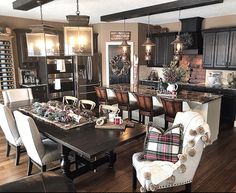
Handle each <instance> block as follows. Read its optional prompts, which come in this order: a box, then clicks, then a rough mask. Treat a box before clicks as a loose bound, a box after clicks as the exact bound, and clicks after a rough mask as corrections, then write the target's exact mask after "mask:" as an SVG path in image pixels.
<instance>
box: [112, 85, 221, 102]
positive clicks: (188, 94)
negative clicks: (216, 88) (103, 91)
mask: <svg viewBox="0 0 236 193" xmlns="http://www.w3.org/2000/svg"><path fill="white" fill-rule="evenodd" d="M109 88H110V89H122V90H126V91H130V92H133V93H142V94H150V95H152V96H156V97H170V98H176V99H179V100H182V101H185V102H194V103H198V104H204V103H208V102H210V101H213V100H216V99H219V98H221V97H222V95H218V94H212V93H205V92H196V91H186V90H183V91H181V92H179V93H178V94H177V95H171V94H169V95H162V94H159V93H158V92H157V90H154V89H150V87H148V86H145V85H137V86H134V85H130V84H119V85H110V86H109Z"/></svg>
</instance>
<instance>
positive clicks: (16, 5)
mask: <svg viewBox="0 0 236 193" xmlns="http://www.w3.org/2000/svg"><path fill="white" fill-rule="evenodd" d="M51 1H54V0H40V3H41V4H42V5H43V4H46V3H49V2H51ZM12 5H13V9H18V10H23V11H28V10H30V9H33V8H35V7H38V6H39V3H38V0H16V1H14V2H13V3H12Z"/></svg>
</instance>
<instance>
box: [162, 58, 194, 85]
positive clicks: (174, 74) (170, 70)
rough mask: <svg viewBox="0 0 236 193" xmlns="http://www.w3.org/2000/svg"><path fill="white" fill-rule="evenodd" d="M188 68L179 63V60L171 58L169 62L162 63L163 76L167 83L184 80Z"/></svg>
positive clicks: (187, 73) (187, 74)
mask: <svg viewBox="0 0 236 193" xmlns="http://www.w3.org/2000/svg"><path fill="white" fill-rule="evenodd" d="M189 72H190V71H189V68H184V67H182V66H180V65H179V61H176V60H173V61H171V62H170V64H166V65H163V77H164V79H165V82H167V83H171V84H173V83H176V82H179V81H186V77H189Z"/></svg>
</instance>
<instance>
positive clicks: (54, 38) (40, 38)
mask: <svg viewBox="0 0 236 193" xmlns="http://www.w3.org/2000/svg"><path fill="white" fill-rule="evenodd" d="M37 3H38V5H39V7H40V15H41V24H40V25H32V26H30V29H31V30H32V32H31V33H26V41H27V51H28V56H30V57H41V56H55V55H59V54H60V53H59V36H58V35H56V34H54V31H53V27H51V26H47V25H44V24H43V11H42V2H41V1H37Z"/></svg>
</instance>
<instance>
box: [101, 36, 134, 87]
mask: <svg viewBox="0 0 236 193" xmlns="http://www.w3.org/2000/svg"><path fill="white" fill-rule="evenodd" d="M121 43H122V42H121V41H120V42H106V72H107V73H106V82H107V84H108V85H110V84H121V83H130V82H131V77H132V74H133V67H132V66H133V65H132V64H133V42H128V45H129V47H128V55H127V59H126V60H123V59H122V47H121Z"/></svg>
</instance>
